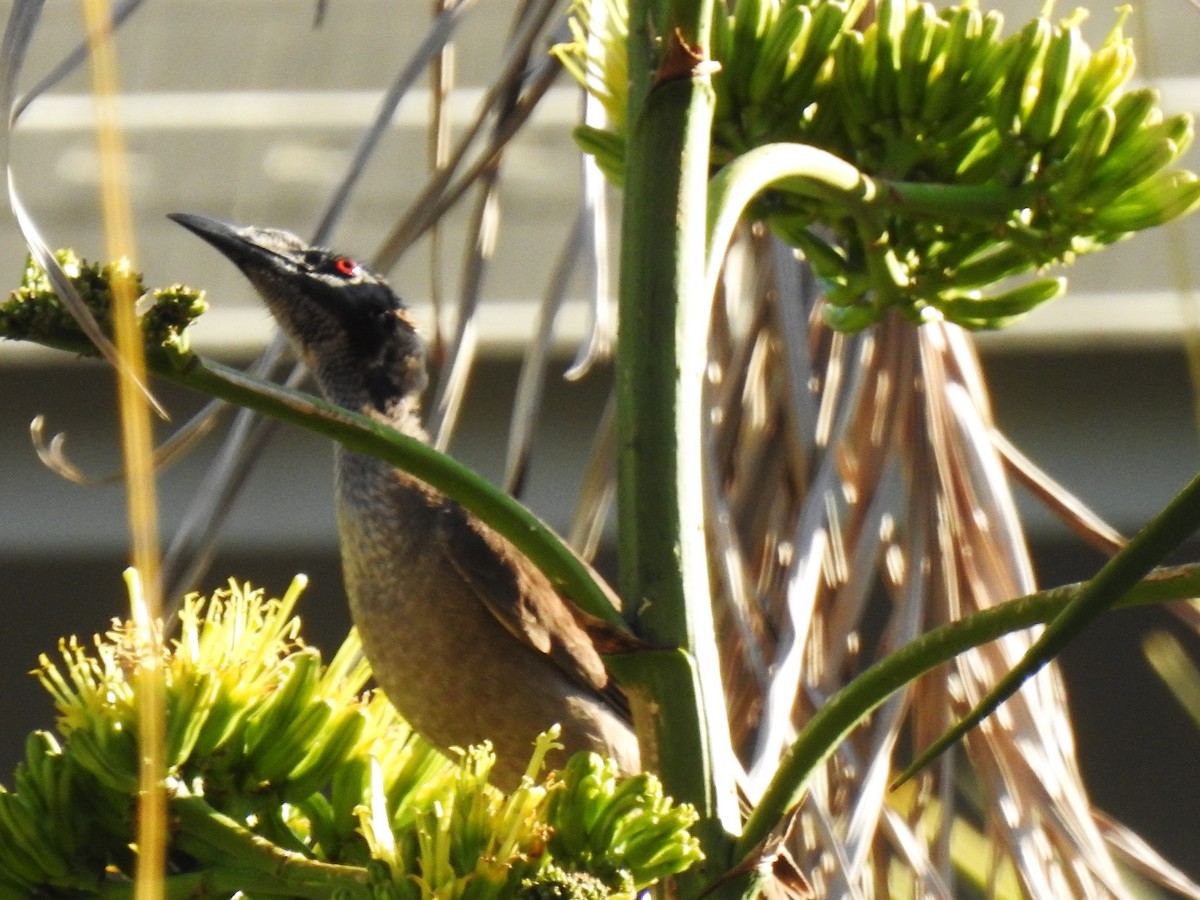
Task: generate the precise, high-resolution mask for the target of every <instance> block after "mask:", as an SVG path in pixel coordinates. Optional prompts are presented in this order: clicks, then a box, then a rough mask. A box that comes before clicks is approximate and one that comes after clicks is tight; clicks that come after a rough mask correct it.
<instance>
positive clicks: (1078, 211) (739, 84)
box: [558, 0, 1200, 330]
mask: <svg viewBox="0 0 1200 900" xmlns="http://www.w3.org/2000/svg"><path fill="white" fill-rule="evenodd" d="M865 6H866V4H865V3H863V2H859V0H736V2H733V3H730V4H725V3H717V4H715V9H714V14H713V16H714V17H713V29H712V47H711V49H710V51H709V53H710V56H711V58H712V60H713V61H714V62H716V63H718V64H719V70H717V71H716V72H715V74H714V75H713V76H712V85H713V90H714V92H715V109H714V121H713V127H712V146H711V160H712V164H713V166H714V168H719V167H721V166H723V165H725V164H726V163H729V162H730V161H732V160H734V159H736V158H737V157H738V156H740V155H742V154H744V153H746V152H747V151H750V150H753V149H754V148H758V147H763V146H765V145H768V144H774V143H781V142H782V143H797V144H805V145H808V146H812V147H816V148H820V149H821V150H825V151H827V152H829V153H831V154H833V155H835V156H837V157H839V158H840V159H842V160H845V161H847V162H850V163H852V164H853V165H854V166H855V167H857V169H858V170H859V171H860V172H861V173H862V174H863V175H864V176H865V177H866V178H867V179H868V181H869V182H870V186H869V188H868V189H867V190H866V191H865V192H862V193H860V194H858V195H856V196H854V197H844V198H842V197H838V196H837V195H836V192H829V191H825V190H821V191H818V192H815V193H814V192H812V191H811V190H804V189H797V188H796V186H794V185H793V186H792V187H791V188H788V187H787V186H784V185H780V186H779V189H776V190H772V191H769V192H767V193H765V194H764V195H762V196H761V197H760V198H759V199H758V201H757V202H756V204H755V205H754V208H753V210H752V213H753V215H754V217H755V218H756V219H758V220H760V221H764V222H766V223H768V224H769V225H770V227H771V228H772V230H773V231H774V232H775V233H776V234H777V235H779V236H781V237H782V238H784V239H785V240H786V241H788V242H789V243H790V244H792V245H793V246H794V247H796V248H798V249H799V250H801V251H802V252H803V253H804V255H805V257H806V258H807V260H808V262H809V263H810V264H811V265H812V266H813V268H814V270H815V271H816V273H817V274H818V275H819V276H820V277H821V278H822V279H823V281H824V283H825V287H826V293H827V301H828V306H827V310H826V317H827V319H828V321H829V322H830V324H832V325H834V326H835V327H837V328H839V329H841V330H857V329H859V328H862V327H865V326H866V325H869V324H871V323H873V322H876V321H878V320H879V318H880V317H881V316H882V314H883V313H884V311H885V310H887V309H889V308H898V309H900V310H901V311H902V312H904V313H905V314H906V315H907V316H908V317H909V318H910V319H913V320H914V321H926V320H928V319H929V318H931V317H932V318H938V317H941V318H945V319H947V320H949V321H953V322H956V323H958V324H961V325H964V326H967V327H971V328H993V327H999V326H1002V325H1004V324H1006V323H1007V322H1009V321H1011V320H1012V319H1013V318H1015V317H1017V316H1020V315H1022V314H1024V313H1026V312H1028V311H1029V310H1030V309H1032V308H1033V307H1035V306H1037V305H1038V304H1040V303H1042V302H1044V301H1046V300H1049V299H1051V298H1053V297H1056V296H1058V295H1059V294H1060V293H1061V292H1062V291H1063V289H1064V288H1065V281H1064V280H1063V279H1061V278H1054V277H1046V276H1044V275H1041V277H1036V278H1032V279H1029V278H1023V279H1020V278H1019V277H1020V276H1028V275H1029V274H1030V273H1039V274H1040V273H1041V272H1042V270H1043V269H1044V268H1045V267H1046V266H1047V265H1049V264H1051V263H1063V262H1070V261H1072V260H1073V259H1074V258H1075V257H1076V256H1078V255H1080V254H1083V253H1087V252H1090V251H1093V250H1096V249H1098V248H1100V247H1103V246H1105V245H1107V244H1110V243H1112V242H1114V241H1117V240H1120V239H1122V238H1124V237H1126V236H1128V235H1129V234H1130V233H1132V232H1135V231H1138V230H1141V229H1144V228H1149V227H1152V226H1154V225H1159V224H1162V223H1164V222H1166V221H1169V220H1171V219H1173V218H1175V217H1177V216H1180V215H1183V214H1185V213H1187V212H1189V211H1191V210H1192V209H1194V208H1195V207H1196V205H1197V204H1198V203H1200V182H1198V181H1197V179H1196V177H1195V176H1194V175H1193V174H1192V173H1191V172H1187V171H1183V170H1178V169H1173V168H1171V166H1172V164H1173V163H1174V162H1175V161H1176V160H1177V159H1178V158H1179V156H1180V155H1181V154H1182V153H1183V152H1184V150H1186V148H1187V147H1188V145H1189V143H1190V141H1191V138H1192V122H1191V119H1190V117H1189V116H1186V115H1176V116H1170V117H1167V116H1164V115H1163V113H1162V111H1161V109H1160V108H1159V105H1158V97H1157V94H1156V93H1155V92H1154V91H1153V90H1152V89H1149V88H1143V89H1140V90H1134V91H1125V90H1123V89H1124V87H1125V85H1126V84H1127V82H1128V80H1129V78H1130V76H1131V75H1132V73H1133V67H1134V55H1133V49H1132V47H1131V45H1130V42H1129V40H1128V39H1126V38H1125V37H1124V36H1123V34H1122V30H1121V20H1120V19H1119V20H1118V22H1117V24H1116V25H1115V26H1114V27H1113V28H1112V30H1111V32H1110V33H1109V35H1108V37H1107V38H1106V39H1105V40H1104V42H1103V43H1102V44H1101V46H1099V47H1098V48H1096V49H1093V48H1091V47H1089V46H1088V44H1087V42H1086V41H1085V39H1084V38H1083V36H1082V34H1081V31H1080V23H1081V21H1082V20H1083V18H1084V16H1085V14H1084V12H1082V11H1079V10H1077V11H1076V12H1075V13H1073V14H1072V15H1071V16H1068V17H1067V18H1065V19H1063V20H1061V21H1054V20H1052V19H1050V18H1049V17H1048V16H1047V15H1042V16H1040V17H1038V18H1036V19H1034V20H1032V21H1031V22H1029V23H1028V24H1027V25H1025V26H1024V27H1023V28H1021V29H1020V30H1019V31H1017V32H1015V33H1013V34H1010V35H1007V36H1006V35H1004V33H1003V31H1004V21H1003V17H1002V15H1001V14H1000V13H999V12H997V11H988V12H984V11H981V10H980V9H978V8H977V7H975V6H974V5H970V4H968V5H963V6H955V7H950V8H946V9H937V8H935V7H933V6H932V5H930V4H928V3H918V2H915V0H881V2H880V3H879V4H878V6H877V8H876V11H875V17H874V20H873V21H871V22H870V24H868V25H866V26H865V27H862V24H861V23H862V21H863V13H864V8H865ZM627 15H628V13H627V10H626V9H625V7H624V4H623V3H622V0H603V2H595V3H580V4H578V5H577V7H576V18H577V22H576V25H575V29H574V31H575V40H574V42H573V43H571V44H569V45H564V46H562V47H560V48H559V51H558V52H559V55H560V57H561V58H562V59H563V60H564V62H565V63H566V65H567V66H568V68H569V69H571V71H572V72H573V73H574V74H575V75H576V77H577V78H578V79H579V80H581V81H582V82H583V83H584V84H585V85H586V86H587V87H588V89H589V90H591V91H592V92H593V93H594V94H595V95H596V96H597V97H598V98H599V99H600V100H601V101H602V102H603V104H604V106H605V109H606V112H607V114H608V118H609V124H608V127H607V129H606V130H601V129H597V128H594V127H591V126H583V127H581V128H580V129H578V131H577V139H578V141H579V143H580V144H581V146H583V148H584V149H585V150H587V151H588V152H590V153H592V154H593V155H594V156H595V158H596V159H597V162H598V163H599V164H600V166H601V167H602V168H603V170H604V171H605V172H606V173H607V174H608V175H609V177H610V178H612V179H614V180H616V181H617V182H619V181H620V179H621V176H622V172H623V166H624V152H625V123H626V119H627V115H628V114H627V110H626V109H625V104H626V100H627V97H626V89H625V81H624V73H625V70H626V66H627V60H626V55H627V53H626V49H625V41H624V36H625V31H624V29H625V27H626V26H625V24H624V23H625V21H626V18H627ZM1124 15H1125V14H1124V13H1122V18H1123V16H1124ZM863 194H866V195H868V196H867V197H866V199H865V200H864V196H863ZM1014 278H1019V280H1018V281H1015V282H1014V281H1013V279H1014Z"/></svg>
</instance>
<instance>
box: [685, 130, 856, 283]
mask: <svg viewBox="0 0 1200 900" xmlns="http://www.w3.org/2000/svg"><path fill="white" fill-rule="evenodd" d="M770 187H775V188H778V189H780V190H784V191H789V192H791V193H797V194H801V195H803V196H805V197H814V198H818V199H822V200H826V201H829V202H833V203H837V204H839V205H843V206H846V207H850V208H854V207H859V208H861V207H862V206H863V205H865V204H867V203H870V202H871V201H872V200H873V199H874V198H875V197H876V195H877V194H878V191H877V189H876V186H875V183H874V182H873V181H872V180H871V179H870V178H868V177H867V176H866V175H864V174H863V173H862V172H860V171H859V170H858V169H857V168H855V167H854V166H853V165H851V164H850V163H848V162H846V161H845V160H844V159H841V158H840V157H837V156H834V155H833V154H832V153H827V152H826V151H824V150H819V149H817V148H816V147H809V146H807V145H805V144H767V145H765V146H762V147H757V148H755V149H754V150H749V151H747V152H746V153H743V154H742V155H741V156H739V157H737V158H736V159H734V160H733V161H732V162H730V163H729V164H728V165H726V166H724V167H722V169H721V171H719V172H718V173H717V174H716V175H714V176H713V178H712V181H711V182H710V184H709V191H708V265H707V270H706V272H705V289H706V291H707V295H708V296H710V297H711V296H713V295H714V294H716V291H717V279H718V278H719V277H720V274H721V266H722V265H723V264H724V261H725V250H726V248H727V247H728V246H729V242H730V240H732V238H733V232H734V229H736V228H737V224H738V222H740V221H741V220H742V214H743V213H744V212H745V210H746V207H747V206H749V205H750V203H751V202H752V201H753V200H754V198H755V197H757V196H758V195H759V194H761V193H762V192H763V191H765V190H766V189H767V188H770Z"/></svg>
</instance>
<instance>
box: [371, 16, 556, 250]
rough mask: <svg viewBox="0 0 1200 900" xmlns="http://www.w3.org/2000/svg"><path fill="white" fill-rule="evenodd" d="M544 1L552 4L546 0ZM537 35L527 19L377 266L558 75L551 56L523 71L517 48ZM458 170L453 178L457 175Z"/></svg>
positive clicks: (483, 165) (507, 137)
mask: <svg viewBox="0 0 1200 900" xmlns="http://www.w3.org/2000/svg"><path fill="white" fill-rule="evenodd" d="M545 5H546V6H550V7H552V6H553V3H547V4H545ZM539 36H540V31H539V30H538V29H537V28H536V27H534V26H533V25H532V24H527V25H526V27H525V28H523V29H522V31H521V33H520V34H519V38H522V39H523V40H522V41H521V42H520V43H517V44H514V45H510V46H509V49H508V53H507V56H506V58H505V63H504V64H502V70H501V72H500V74H499V76H498V79H497V81H495V82H493V83H492V84H491V85H490V86H489V88H488V91H487V94H486V95H485V96H484V98H483V100H482V101H480V104H479V111H478V113H477V114H476V116H475V118H474V119H473V120H472V122H471V123H470V124H469V125H467V126H466V127H465V129H464V133H463V135H462V137H460V138H459V141H458V144H457V146H456V147H455V149H454V151H453V152H452V153H451V154H450V158H449V160H448V161H447V162H446V165H445V167H444V168H443V169H441V170H440V171H438V172H437V173H435V175H434V177H433V178H431V179H430V181H429V183H428V184H426V185H425V187H424V188H422V190H421V191H420V192H419V193H418V195H417V198H416V199H415V200H414V201H413V202H412V203H411V204H410V205H409V207H408V210H407V212H406V213H405V214H404V215H403V216H401V217H400V219H399V221H398V222H397V223H396V225H395V226H393V228H392V230H391V232H389V234H388V235H387V236H386V237H385V238H384V240H383V242H382V244H381V245H380V247H379V249H378V250H376V252H375V255H374V257H373V262H374V264H375V266H377V267H378V268H380V269H382V270H387V269H390V268H391V267H392V266H393V265H395V264H396V261H397V260H398V259H399V258H400V257H401V256H402V255H403V254H404V253H405V251H407V250H408V248H409V247H410V246H412V244H413V243H414V242H415V241H416V240H417V239H418V238H420V237H421V235H423V234H424V233H425V232H426V231H428V230H429V229H430V228H432V227H433V226H434V225H435V224H436V223H437V222H438V221H439V220H440V219H441V217H442V216H443V215H445V213H446V212H447V211H448V210H449V209H450V208H451V207H453V206H454V205H455V204H456V203H458V201H459V200H460V199H462V196H463V194H465V193H466V192H467V191H468V190H470V188H471V187H472V186H473V185H474V184H476V182H477V181H478V180H479V178H480V177H481V176H482V175H483V174H484V173H485V172H487V171H489V170H490V169H491V168H492V167H493V166H494V165H495V164H496V161H497V160H498V159H499V157H500V156H502V155H503V152H504V148H505V147H506V146H507V145H508V143H509V141H511V140H512V139H513V137H514V136H515V135H516V134H517V132H518V131H520V129H521V128H522V126H524V125H525V123H526V122H527V121H528V119H529V117H530V115H532V113H533V111H534V109H535V108H536V106H537V103H538V101H539V100H541V98H542V97H543V96H544V95H545V93H546V91H548V90H549V89H550V86H551V85H552V84H553V83H554V82H555V81H556V80H557V78H558V74H559V72H560V71H561V66H559V65H558V63H557V62H556V61H555V60H554V59H553V58H549V59H547V60H545V61H543V62H542V63H540V64H539V65H538V66H537V67H535V69H534V70H533V71H532V73H529V72H526V71H525V70H524V68H523V66H522V65H520V63H522V62H523V59H524V56H523V55H522V54H521V53H520V52H518V51H520V50H521V48H522V47H524V48H525V49H526V50H528V48H529V46H530V45H531V42H532V41H534V40H535V39H537V38H538V37H539ZM512 84H521V85H523V86H524V91H523V93H522V94H521V95H520V99H519V100H518V101H517V103H516V104H515V106H513V107H512V109H511V110H510V113H509V115H508V116H506V117H505V118H504V119H503V121H502V122H500V123H499V124H498V125H497V127H496V128H495V129H494V130H493V131H492V132H491V135H490V138H489V140H488V142H487V143H486V144H485V145H484V147H483V148H482V149H481V150H479V151H478V153H477V154H476V155H475V156H474V158H473V161H472V162H471V163H470V165H467V166H466V167H465V168H464V170H463V171H462V172H461V173H459V167H460V166H463V165H464V163H465V162H466V160H467V159H468V157H469V156H470V154H471V150H472V148H473V147H474V143H475V140H476V139H477V138H478V136H479V135H480V134H481V133H482V131H483V128H484V126H485V125H486V124H487V122H488V120H489V119H490V118H491V117H492V116H493V114H494V113H495V110H496V108H497V107H498V106H500V105H501V104H502V102H503V98H504V97H505V96H507V95H508V93H509V92H508V90H507V89H506V86H511V85H512ZM456 175H457V177H455V176H456Z"/></svg>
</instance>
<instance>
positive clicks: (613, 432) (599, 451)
mask: <svg viewBox="0 0 1200 900" xmlns="http://www.w3.org/2000/svg"><path fill="white" fill-rule="evenodd" d="M616 485H617V404H616V397H615V396H614V395H613V393H611V392H610V393H609V396H608V402H607V403H605V404H604V412H603V413H601V415H600V421H599V422H598V423H597V424H596V434H595V436H594V437H593V438H592V449H591V452H589V453H588V459H587V463H586V465H585V466H584V469H583V477H582V479H581V483H580V486H579V499H578V500H577V501H576V503H575V514H574V515H573V516H572V517H571V529H570V531H569V532H568V536H567V543H568V544H570V545H571V546H572V547H574V548H575V550H576V552H578V553H579V555H580V556H582V557H583V558H584V559H586V560H592V559H595V558H596V551H597V550H598V549H599V548H600V541H601V539H602V538H603V536H604V526H605V524H606V523H607V521H608V513H609V511H610V510H611V509H612V504H613V499H614V498H615V496H616Z"/></svg>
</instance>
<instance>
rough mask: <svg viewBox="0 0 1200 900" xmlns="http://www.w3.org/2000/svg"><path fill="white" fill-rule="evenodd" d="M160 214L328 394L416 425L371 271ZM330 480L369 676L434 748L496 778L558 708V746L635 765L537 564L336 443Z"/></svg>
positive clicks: (248, 233) (412, 375)
mask: <svg viewBox="0 0 1200 900" xmlns="http://www.w3.org/2000/svg"><path fill="white" fill-rule="evenodd" d="M171 218H173V219H174V220H175V221H177V222H179V223H180V224H181V225H183V226H185V227H186V228H188V229H190V230H191V231H193V232H195V233H196V234H197V235H199V236H200V237H202V238H203V239H204V240H206V241H208V242H209V243H210V244H212V245H213V246H214V247H216V248H217V249H218V250H220V251H221V252H222V253H223V254H225V256H227V257H228V258H229V259H230V260H232V261H233V262H234V263H235V264H236V265H237V266H238V267H239V268H240V269H241V270H242V272H243V273H244V274H245V275H246V276H247V278H249V279H250V281H251V283H252V284H253V285H254V286H255V288H256V289H257V290H258V292H259V294H261V295H262V297H263V299H264V300H265V302H266V304H267V306H268V308H269V309H270V311H271V313H272V314H273V315H274V317H275V319H276V320H277V321H278V322H279V324H280V326H281V327H282V328H283V330H284V331H285V332H286V333H287V334H288V336H289V337H290V338H291V340H292V342H293V344H294V345H295V347H296V349H297V351H298V352H299V354H300V356H301V358H302V359H303V360H304V362H305V364H306V365H307V366H308V367H309V369H311V370H312V372H313V374H314V375H315V376H316V379H317V382H318V383H319V384H320V386H321V390H322V391H323V392H324V394H325V395H326V397H328V399H329V400H330V401H332V402H334V403H337V404H338V405H340V406H343V407H345V408H347V409H351V410H354V411H356V412H361V413H364V414H366V415H368V416H371V417H372V418H375V419H377V420H379V421H381V422H385V423H387V424H388V425H391V426H393V427H395V428H396V429H398V430H399V431H402V432H404V433H405V434H409V435H412V436H414V437H418V438H421V439H425V432H424V429H423V428H422V426H421V422H420V416H419V397H420V394H421V391H422V390H423V389H424V387H425V382H426V374H425V359H424V347H423V344H422V342H421V339H420V338H419V337H418V335H417V333H416V330H415V328H414V326H413V323H412V320H411V319H410V318H409V315H408V313H407V311H406V310H405V308H404V306H403V304H402V303H401V302H400V300H399V299H398V298H397V297H396V295H395V293H394V292H393V291H392V290H391V288H390V287H388V285H387V284H386V283H385V282H384V281H383V280H382V279H380V278H379V277H378V276H376V275H374V274H372V273H371V272H369V271H368V270H366V269H364V268H363V267H361V266H359V265H357V264H356V263H353V262H352V261H350V260H349V259H347V258H345V257H341V256H338V255H336V254H334V253H331V252H329V251H326V250H322V249H319V248H313V247H309V246H308V245H306V244H305V243H304V242H303V241H301V240H300V239H299V238H297V237H295V236H294V235H291V234H288V233H287V232H284V231H277V230H274V229H267V228H254V227H247V228H239V227H236V226H232V225H228V224H226V223H224V222H219V221H217V220H215V219H209V218H206V217H202V216H193V215H185V214H176V215H173V216H172V217H171ZM336 484H337V517H338V529H339V533H340V538H341V550H342V565H343V569H344V572H345V579H346V592H347V595H348V596H349V598H350V609H351V613H352V615H353V618H354V621H355V623H356V624H357V625H358V629H359V631H360V633H361V634H362V639H363V646H364V648H365V650H366V653H367V658H368V659H369V660H370V662H371V666H372V668H373V669H374V671H375V677H376V679H377V680H378V682H379V684H380V685H381V686H382V688H383V690H384V692H385V693H386V694H387V695H388V697H389V698H390V699H391V700H392V702H393V703H395V705H396V707H397V709H399V711H400V713H401V715H403V716H404V718H405V719H406V720H407V721H408V722H409V723H410V724H411V725H412V726H413V727H414V728H416V729H417V731H419V732H420V733H421V734H422V735H424V736H425V737H426V738H427V739H428V740H429V741H431V742H432V743H433V744H434V745H436V746H438V747H440V748H442V749H443V750H446V749H449V748H451V747H466V746H468V745H470V744H474V743H479V742H480V741H482V740H484V739H488V740H490V741H492V744H493V746H494V748H495V751H496V759H497V761H496V768H495V770H494V772H493V781H494V782H495V783H496V784H498V785H499V786H501V787H505V788H512V787H514V786H515V785H516V784H517V782H518V780H519V778H520V775H521V773H522V771H523V770H524V767H525V764H526V762H527V761H528V758H529V754H530V751H531V749H532V744H533V740H534V738H535V737H536V736H537V734H538V733H539V732H540V731H543V730H545V729H546V728H548V727H549V726H550V725H552V724H553V723H555V722H558V723H559V724H560V725H561V726H562V742H563V744H565V745H566V748H567V751H568V752H575V751H577V750H583V749H590V750H595V751H597V752H599V753H602V754H604V755H606V756H611V757H613V758H615V759H616V760H617V761H618V762H619V763H620V764H621V766H622V768H623V769H624V770H625V771H627V772H633V771H636V770H637V768H638V750H637V742H636V740H635V739H634V737H633V733H632V731H631V730H630V727H629V724H628V719H627V713H626V711H625V707H624V702H623V697H621V695H620V691H619V689H618V688H617V687H616V685H615V684H613V683H612V682H611V681H610V680H609V677H608V673H607V672H606V670H605V668H604V664H603V662H602V660H601V659H600V656H599V654H598V653H597V651H596V648H595V646H594V645H593V643H592V640H591V639H590V638H589V636H588V634H587V632H586V631H585V630H584V629H583V628H582V627H581V626H580V624H579V622H578V621H577V620H576V618H575V616H574V615H573V613H572V611H571V609H570V608H569V607H568V606H567V604H566V603H565V602H564V601H563V600H562V599H561V598H560V597H559V596H558V594H557V593H556V592H555V590H554V589H553V587H552V586H551V585H550V582H549V581H548V580H547V579H546V578H545V576H544V575H542V573H541V572H540V571H538V570H537V569H536V568H535V567H534V566H533V565H532V564H531V563H530V562H529V561H528V560H527V559H526V558H525V557H524V556H523V555H522V554H520V553H519V552H518V551H517V550H516V549H515V548H514V547H513V546H512V545H511V544H510V543H509V542H508V541H507V540H506V539H505V538H503V537H501V536H500V535H499V534H497V533H496V532H495V531H493V530H492V529H491V528H489V527H488V526H487V525H485V524H484V523H483V522H482V521H480V520H479V519H478V518H477V517H475V516H474V515H472V514H471V513H469V512H467V511H466V510H464V509H463V508H462V507H461V506H459V505H458V504H457V503H456V502H454V501H453V500H450V499H449V498H447V497H446V496H444V495H443V494H441V493H439V492H437V491H435V490H433V489H432V488H430V487H428V486H427V485H425V484H424V483H422V482H421V481H418V480H417V479H415V478H413V477H412V476H410V475H407V474H406V473H404V472H401V471H399V470H397V469H395V468H393V467H392V466H390V465H388V464H387V463H384V462H381V461H379V460H376V459H374V458H372V457H368V456H364V455H362V454H359V453H355V452H353V451H350V450H347V449H345V448H344V447H341V446H340V445H339V446H338V447H337V448H336Z"/></svg>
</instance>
